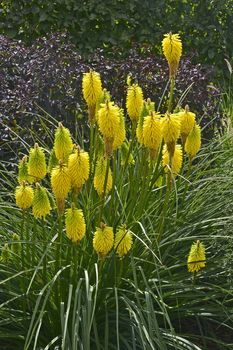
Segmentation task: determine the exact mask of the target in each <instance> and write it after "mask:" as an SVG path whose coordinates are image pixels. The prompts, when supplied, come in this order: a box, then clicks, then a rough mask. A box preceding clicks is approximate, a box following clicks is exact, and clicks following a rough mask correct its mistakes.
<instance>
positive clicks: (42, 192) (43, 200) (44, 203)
mask: <svg viewBox="0 0 233 350" xmlns="http://www.w3.org/2000/svg"><path fill="white" fill-rule="evenodd" d="M50 211H51V205H50V201H49V197H48V193H47V190H46V188H44V187H42V186H40V184H39V183H36V189H35V194H34V198H33V204H32V213H33V215H34V217H35V218H36V219H44V218H45V217H46V215H49V214H50Z"/></svg>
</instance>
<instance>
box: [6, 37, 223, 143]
mask: <svg viewBox="0 0 233 350" xmlns="http://www.w3.org/2000/svg"><path fill="white" fill-rule="evenodd" d="M138 52H139V50H138V49H137V50H136V49H135V50H132V51H131V52H130V55H129V57H128V58H127V59H125V58H119V56H120V54H119V52H118V53H117V55H116V56H117V58H106V57H105V56H104V55H103V52H102V51H101V50H97V51H96V52H95V53H93V55H92V57H89V59H84V58H83V57H81V56H80V55H79V53H78V52H77V49H76V48H75V47H74V46H73V44H72V43H71V42H70V41H69V38H68V36H67V35H66V34H53V35H51V36H50V37H49V38H48V39H46V38H40V39H37V40H36V41H35V42H34V44H33V45H31V46H30V47H26V46H24V44H23V43H22V42H20V41H16V40H11V39H8V38H6V37H4V36H0V62H1V63H0V79H1V84H0V119H1V121H2V122H3V124H4V126H2V127H1V131H0V132H1V134H0V136H1V143H2V142H4V141H5V140H7V139H9V135H8V130H7V128H6V127H5V125H8V126H10V127H17V125H19V126H20V127H22V128H25V129H26V127H30V128H37V127H38V126H37V125H36V123H37V118H36V117H35V116H33V115H29V114H27V113H25V112H31V113H39V114H41V113H42V110H41V108H42V109H44V110H45V111H46V112H48V113H49V114H51V115H52V116H53V117H55V118H56V119H57V120H63V121H64V122H65V124H66V125H68V126H70V127H71V128H72V124H73V121H74V118H75V115H76V114H77V112H78V111H80V108H81V109H82V110H85V108H86V107H85V104H84V103H83V100H82V91H81V81H82V75H83V72H86V71H88V70H89V68H90V67H92V68H94V69H95V70H96V71H98V72H99V73H100V74H101V78H102V81H103V85H104V86H105V87H107V88H108V90H109V91H110V92H111V95H112V97H113V100H114V101H115V102H117V103H119V104H121V105H122V106H125V94H126V77H127V75H128V74H129V73H131V74H132V77H133V79H135V80H138V82H139V84H140V85H141V87H142V88H143V91H144V97H145V98H147V97H150V98H151V99H152V100H153V101H155V103H156V106H158V104H159V101H160V98H161V96H162V93H163V90H164V88H165V86H166V83H167V78H168V68H167V63H166V61H165V59H164V58H163V57H158V56H157V55H155V54H154V53H152V52H151V50H150V48H149V47H147V48H143V53H140V54H139V53H138ZM112 56H113V57H114V53H113V55H112ZM211 79H212V71H211V70H210V69H209V68H206V67H203V66H201V65H200V64H197V65H193V64H192V63H191V60H190V58H187V57H186V58H183V59H182V61H181V65H180V70H179V73H178V76H177V83H176V91H175V96H176V102H178V99H179V98H180V96H181V94H182V93H183V92H184V91H185V89H186V88H187V87H188V86H189V85H190V84H192V83H193V85H192V88H191V90H190V92H189V93H188V95H187V96H186V98H185V100H184V101H183V104H182V106H184V105H185V104H189V106H190V109H191V110H192V111H194V112H196V113H197V116H198V118H199V119H201V118H202V121H201V123H202V125H206V124H208V125H209V126H208V135H207V134H206V135H207V136H208V137H211V133H212V130H213V126H214V125H216V123H218V122H219V114H218V102H219V98H218V96H219V92H218V91H217V89H214V88H213V87H212V88H210V87H209V83H210V81H211ZM165 103H166V101H163V104H162V106H161V110H162V111H165V109H166V105H165ZM213 119H214V122H211V120H213ZM206 130H207V129H206Z"/></svg>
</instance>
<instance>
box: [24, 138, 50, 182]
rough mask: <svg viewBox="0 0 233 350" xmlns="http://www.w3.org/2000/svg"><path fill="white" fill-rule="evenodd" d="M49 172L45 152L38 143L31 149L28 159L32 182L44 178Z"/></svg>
mask: <svg viewBox="0 0 233 350" xmlns="http://www.w3.org/2000/svg"><path fill="white" fill-rule="evenodd" d="M46 172H47V168H46V161H45V154H44V151H43V150H42V148H41V147H39V146H38V143H35V146H34V148H31V149H30V152H29V160H28V174H29V179H30V182H34V181H40V180H42V179H43V178H44V177H45V175H46Z"/></svg>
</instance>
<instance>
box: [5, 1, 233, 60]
mask: <svg viewBox="0 0 233 350" xmlns="http://www.w3.org/2000/svg"><path fill="white" fill-rule="evenodd" d="M1 5H2V11H1V12H0V24H1V32H2V33H4V34H6V35H8V36H11V37H12V38H20V39H23V40H24V41H26V42H31V41H33V40H34V39H35V38H38V37H40V36H43V35H46V34H47V33H51V32H54V31H61V30H62V31H63V30H64V29H66V30H67V31H68V33H69V34H70V35H71V37H72V41H73V42H74V43H75V44H76V45H77V47H78V48H79V50H80V51H81V52H92V51H93V50H95V49H96V48H98V47H103V46H104V47H105V49H106V50H108V51H109V48H111V47H113V46H118V47H122V48H124V51H127V49H129V48H131V47H132V44H134V43H136V42H137V43H140V44H145V43H147V44H150V45H155V46H156V45H157V43H158V42H159V40H160V38H161V36H162V34H163V31H164V30H165V31H167V32H169V31H170V30H172V31H176V32H177V31H180V34H183V35H185V39H186V43H185V47H186V48H187V49H188V51H189V52H190V51H193V50H196V51H197V52H198V55H199V59H200V60H201V61H202V62H215V64H218V65H219V66H222V62H223V58H224V57H225V58H227V57H228V58H230V57H231V55H232V45H233V42H232V35H231V30H230V28H231V23H232V20H233V15H232V0H222V1H217V0H214V1H202V0H190V1H188V2H187V1H186V0H182V1H179V2H178V3H175V2H174V1H172V0H168V1H164V0H154V1H145V2H143V3H142V2H141V1H140V0H133V1H114V2H113V1H111V0H108V1H105V2H104V3H101V2H99V1H97V0H87V1H85V2H83V3H77V2H76V1H74V0H66V1H61V0H56V1H53V2H47V3H45V2H44V1H43V0H34V1H33V2H30V3H29V2H27V1H20V2H19V1H15V0H13V1H7V0H5V1H2V2H1ZM165 18H166V20H164V19H165Z"/></svg>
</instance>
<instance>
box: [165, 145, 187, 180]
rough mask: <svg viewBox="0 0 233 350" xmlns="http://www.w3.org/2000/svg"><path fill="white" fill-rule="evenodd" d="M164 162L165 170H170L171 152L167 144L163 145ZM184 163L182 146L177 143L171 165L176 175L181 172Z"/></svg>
mask: <svg viewBox="0 0 233 350" xmlns="http://www.w3.org/2000/svg"><path fill="white" fill-rule="evenodd" d="M162 163H163V166H164V167H165V171H166V172H167V171H168V169H167V166H169V153H168V149H167V146H166V145H164V147H163V158H162ZM182 163H183V152H182V147H181V145H176V146H175V151H174V154H173V157H172V167H171V171H172V173H173V174H174V175H177V174H179V172H180V170H181V168H182Z"/></svg>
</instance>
